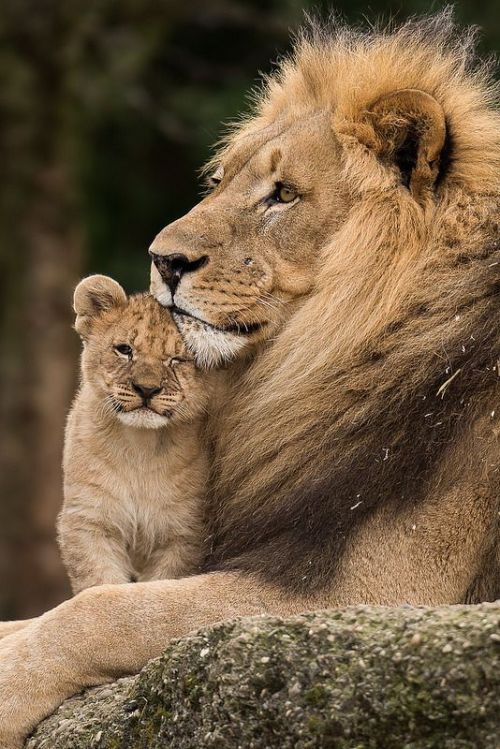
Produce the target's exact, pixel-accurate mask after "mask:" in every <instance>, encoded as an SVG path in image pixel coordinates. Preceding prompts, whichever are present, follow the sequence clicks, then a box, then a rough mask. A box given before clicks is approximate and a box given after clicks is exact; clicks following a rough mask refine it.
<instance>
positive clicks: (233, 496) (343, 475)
mask: <svg viewBox="0 0 500 749" xmlns="http://www.w3.org/2000/svg"><path fill="white" fill-rule="evenodd" d="M471 40H472V37H471V38H466V39H464V38H463V37H456V36H455V35H454V31H453V28H452V27H451V25H450V22H449V19H448V18H447V17H446V16H441V17H438V18H437V19H431V20H430V21H427V22H423V23H421V24H419V25H415V24H413V23H412V24H409V25H407V26H404V27H403V28H402V29H400V30H399V31H397V32H396V33H386V32H381V33H375V34H374V33H371V32H370V33H368V34H363V33H360V32H357V31H352V30H350V29H344V28H339V29H334V30H333V33H332V31H331V30H326V31H324V30H322V29H315V30H313V32H312V33H311V34H308V35H305V36H303V37H302V38H301V39H300V41H299V44H298V47H297V50H296V52H295V54H294V56H293V57H292V58H291V59H289V60H287V61H285V62H284V63H283V65H282V67H281V69H280V71H279V72H278V74H277V75H275V76H274V77H272V78H270V79H269V80H268V82H267V85H266V87H265V88H264V90H263V92H262V93H261V94H260V95H259V96H258V98H257V102H256V112H255V114H254V115H253V116H252V117H251V118H250V119H248V120H246V121H244V122H243V123H242V124H241V125H239V126H238V127H237V128H236V129H235V130H233V131H232V132H231V133H230V135H229V136H228V138H227V139H226V142H225V144H224V146H223V148H222V150H221V151H220V152H219V153H218V154H217V155H216V157H215V159H214V160H213V162H212V163H211V165H210V170H211V171H213V170H215V175H214V176H215V179H214V182H215V186H214V189H213V192H212V193H211V194H210V195H209V197H208V198H206V199H205V200H204V201H203V202H202V203H201V204H200V205H199V206H196V207H195V208H194V209H193V210H192V211H191V212H190V213H188V214H187V215H186V216H185V217H183V218H182V219H180V220H179V221H177V222H175V223H174V224H172V225H170V226H169V227H167V228H166V229H164V230H163V232H162V233H161V234H160V235H159V236H158V237H157V239H156V240H155V242H154V243H153V245H152V248H151V249H152V251H153V253H156V254H159V255H160V256H162V257H163V256H167V257H168V254H169V253H170V252H172V251H173V250H174V248H175V250H176V251H179V250H180V249H182V251H183V252H185V253H186V255H187V256H188V257H189V259H190V261H193V262H195V261H197V260H198V259H199V258H200V257H203V258H204V264H203V266H202V267H201V268H197V270H196V271H195V272H192V273H188V274H187V277H184V278H183V279H182V280H181V283H180V284H179V286H178V287H177V289H176V291H175V295H174V297H173V300H172V299H170V300H165V299H164V298H162V291H161V286H160V287H159V284H160V283H161V281H160V279H159V276H161V273H160V274H158V273H157V272H156V271H155V270H153V291H154V292H155V293H156V295H157V297H158V298H159V299H160V300H161V301H163V303H166V302H167V303H171V304H173V305H174V316H176V315H177V317H176V319H178V322H179V324H180V326H181V330H182V332H183V335H184V337H185V339H186V341H187V345H188V346H190V348H191V350H193V352H194V354H195V355H201V357H202V359H203V360H206V359H207V358H209V357H210V356H212V358H213V359H214V360H217V358H228V354H227V350H228V349H229V348H230V342H231V341H234V347H233V349H232V350H231V351H230V352H229V356H230V357H236V356H242V355H244V354H245V353H246V354H247V356H248V355H249V354H250V353H253V352H255V350H256V348H258V347H260V349H261V353H260V355H259V356H257V357H254V361H253V362H252V364H251V365H250V367H249V368H248V369H247V371H246V372H245V374H244V375H243V376H242V377H241V378H240V377H239V373H240V372H241V367H240V368H237V373H238V376H237V377H235V385H234V391H233V396H232V398H231V399H229V400H228V402H227V403H226V408H224V409H223V411H222V413H221V418H220V426H218V427H217V428H218V430H219V433H218V435H217V470H216V472H215V476H214V490H215V493H216V497H217V499H218V506H217V507H216V511H217V513H218V523H217V525H216V528H215V530H214V534H215V537H214V555H213V558H212V559H210V560H209V569H220V568H221V567H223V568H231V569H238V570H247V571H251V572H258V573H259V574H260V575H262V576H264V577H265V578H267V579H271V580H272V581H273V582H277V583H279V584H283V585H286V586H287V587H288V588H289V589H290V590H301V591H308V590H309V591H311V590H314V589H317V588H322V587H327V588H328V587H331V586H332V584H334V579H335V576H336V575H337V573H338V572H339V569H341V568H342V558H343V556H345V554H346V553H347V551H348V549H349V546H350V545H351V544H353V543H356V540H355V538H356V534H358V533H359V532H360V530H361V528H362V527H363V526H364V525H365V524H366V523H367V522H368V521H369V520H370V518H372V519H373V518H374V517H375V516H376V515H377V513H381V512H382V511H386V510H390V511H391V512H393V513H396V516H400V518H401V520H403V519H404V518H407V517H408V513H409V512H410V511H413V509H414V508H415V507H418V506H419V505H425V503H426V501H430V500H431V498H432V497H434V496H435V493H436V492H438V493H439V492H440V491H442V490H443V488H442V487H444V486H445V485H446V484H447V483H449V482H454V483H455V484H456V485H457V494H456V502H457V503H458V507H457V515H456V518H455V519H454V521H453V522H455V523H458V524H459V525H461V524H463V523H464V522H465V521H466V519H467V518H469V517H472V509H471V508H470V507H469V506H468V504H467V503H466V502H465V501H464V499H463V498H462V495H463V493H464V492H465V493H467V494H468V495H469V494H470V493H472V494H471V496H472V498H471V500H470V501H471V502H472V503H473V504H474V506H475V507H477V506H478V504H480V505H481V507H482V508H483V509H482V511H483V512H484V513H485V515H486V518H487V519H486V521H485V523H486V527H485V529H484V534H483V535H481V537H480V539H478V540H477V546H476V547H475V549H474V552H473V556H474V561H473V562H472V561H471V559H470V558H469V557H468V554H469V549H467V550H466V547H465V546H464V544H463V542H462V539H461V538H460V536H458V538H457V541H456V545H455V546H454V547H453V554H454V555H456V568H455V566H453V567H452V566H450V574H453V575H455V576H456V592H455V593H454V595H453V596H452V599H453V600H456V601H460V600H465V599H466V598H467V597H468V596H469V595H471V594H470V592H469V591H470V590H471V589H472V588H474V586H475V585H476V582H474V581H475V580H476V579H479V578H481V575H482V569H483V568H482V565H481V563H480V562H479V561H478V560H484V559H485V558H486V556H487V555H488V554H489V553H490V549H491V543H492V538H493V537H495V533H496V530H495V529H496V522H497V521H496V517H497V515H496V512H497V499H496V498H497V496H498V491H497V482H496V472H495V470H494V467H495V466H496V449H497V448H496V436H495V435H496V433H495V419H494V417H493V418H489V417H488V418H489V420H487V422H486V424H485V427H484V429H485V432H484V434H483V435H482V436H481V440H482V442H481V455H477V461H479V464H480V465H481V466H482V467H484V462H485V461H486V462H488V461H490V462H491V463H490V465H491V466H493V468H491V470H489V471H488V475H483V473H482V470H483V468H481V470H480V471H479V475H476V474H475V471H474V470H473V469H472V468H471V469H470V471H469V473H468V474H466V475H463V473H462V467H463V459H464V457H463V456H464V454H465V455H468V454H470V453H471V451H472V452H473V446H472V443H471V442H470V440H471V430H472V429H474V425H475V424H476V423H477V422H478V421H479V420H481V419H482V418H483V417H484V415H485V414H486V415H488V414H490V413H492V412H495V408H496V407H495V401H496V398H497V394H496V388H497V380H498V378H497V372H496V368H495V362H496V359H497V356H498V350H499V347H498V344H499V337H498V335H497V332H496V331H497V320H496V316H497V303H498V302H497V288H498V280H499V274H498V267H497V263H498V261H499V259H500V258H499V257H498V255H499V249H498V217H499V213H498V202H499V198H498V195H499V176H498V175H499V166H500V120H499V117H498V113H497V112H496V110H494V109H493V108H492V106H491V105H492V103H493V102H494V98H495V95H496V88H495V87H494V86H493V84H492V83H491V80H490V78H489V77H488V73H487V70H486V69H485V68H483V67H481V66H479V67H478V66H475V65H474V64H473V61H472V57H471V47H470V42H471ZM280 183H281V184H285V185H288V186H291V188H292V190H295V191H296V192H297V194H298V196H299V199H298V201H297V202H295V201H292V202H291V203H290V204H288V203H287V204H281V205H280V204H272V205H269V204H268V203H266V198H265V197H263V196H267V195H269V194H270V192H271V191H272V185H273V184H275V185H276V184H280ZM202 226H203V230H202ZM244 257H246V258H247V259H248V258H249V259H250V260H251V265H250V267H245V264H244V261H243V258H244ZM157 267H160V264H159V263H158V262H157ZM254 279H255V280H254ZM271 302H272V303H271ZM175 307H180V308H181V313H180V314H179V313H178V312H177V313H176V310H175ZM186 311H187V312H188V313H190V314H191V317H190V316H186V315H185V314H184V313H185V312H186ZM192 315H195V316H196V318H197V319H193V317H192ZM198 318H202V320H203V325H202V326H201V325H200V322H199V319H198ZM228 322H232V323H233V324H235V323H236V324H239V325H240V326H241V327H243V326H245V325H255V323H257V322H258V323H260V327H259V328H258V329H257V330H256V331H253V330H252V332H251V333H250V335H249V334H243V335H241V334H240V335H238V334H237V332H235V331H231V332H230V334H229V335H228V334H227V332H226V330H225V328H226V326H227V325H228ZM207 328H210V334H209V335H213V329H214V328H215V329H216V331H217V333H216V334H217V336H218V337H219V338H223V342H224V345H222V346H220V347H219V348H217V341H215V342H214V343H211V342H209V335H207V333H206V330H207ZM228 339H229V342H228ZM266 340H267V341H269V342H268V343H267V345H264V346H263V345H262V344H263V341H266ZM209 345H212V346H213V347H214V348H215V352H213V353H210V352H209V353H208V354H207V347H208V346H209ZM450 377H453V380H452V381H450V383H449V385H446V386H445V383H446V382H447V381H448V380H449V378H450ZM250 435H253V437H250ZM457 456H460V457H459V458H457ZM457 459H458V461H459V462H458V463H457V462H456V461H457ZM457 471H458V474H457ZM439 482H441V484H442V487H439V486H436V484H438V483H439ZM459 487H460V488H459ZM477 493H479V494H480V495H481V497H482V499H481V501H480V500H478V499H477V497H476V495H477ZM422 511H423V510H422ZM441 521H442V528H441V534H442V536H443V544H445V545H448V540H445V539H449V538H450V533H451V529H450V526H449V519H448V518H447V516H446V513H445V511H444V504H443V515H442V518H441ZM414 524H415V523H413V522H411V523H410V526H412V525H414ZM421 526H422V523H421V522H419V523H417V527H419V528H420V527H421ZM451 535H453V534H451ZM495 543H496V541H495ZM437 553H438V555H439V554H440V553H441V551H438V552H437ZM447 553H451V552H447ZM452 569H453V572H452ZM458 569H460V570H461V574H460V575H459V574H458ZM389 574H390V576H391V578H392V576H393V575H394V571H393V570H390V571H389ZM459 579H460V583H458V580H459ZM389 582H390V581H389V580H388V579H387V578H386V577H383V578H381V579H380V581H379V588H378V589H379V591H380V593H379V595H380V596H381V597H383V598H385V596H386V595H387V590H388V589H387V586H388V585H389ZM391 584H392V580H391ZM401 587H402V588H403V589H404V585H402V586H401ZM496 591H497V588H496V585H495V586H494V588H493V589H492V590H490V591H489V592H488V596H489V597H491V596H494V595H496ZM404 595H405V594H404ZM482 595H484V590H483V593H482ZM405 597H408V596H407V595H405ZM390 598H392V596H390ZM443 600H444V597H443Z"/></svg>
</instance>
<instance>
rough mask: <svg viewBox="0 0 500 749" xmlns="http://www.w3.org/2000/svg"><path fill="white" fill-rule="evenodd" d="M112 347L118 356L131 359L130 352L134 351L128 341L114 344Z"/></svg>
mask: <svg viewBox="0 0 500 749" xmlns="http://www.w3.org/2000/svg"><path fill="white" fill-rule="evenodd" d="M114 349H115V351H116V353H117V354H119V355H120V356H126V357H127V359H131V358H132V354H133V353H134V352H133V351H132V347H131V346H129V345H128V343H119V344H118V345H117V346H114Z"/></svg>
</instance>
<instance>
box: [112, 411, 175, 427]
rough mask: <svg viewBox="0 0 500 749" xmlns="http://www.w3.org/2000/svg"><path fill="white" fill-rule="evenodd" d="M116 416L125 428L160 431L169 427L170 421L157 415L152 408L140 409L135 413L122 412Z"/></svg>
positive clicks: (166, 417)
mask: <svg viewBox="0 0 500 749" xmlns="http://www.w3.org/2000/svg"><path fill="white" fill-rule="evenodd" d="M116 415H117V417H118V418H119V419H120V421H121V422H122V424H125V426H128V427H138V428H142V429H160V428H161V427H164V426H167V424H168V423H169V421H170V419H169V418H168V416H162V415H161V414H157V413H156V411H151V409H150V408H138V409H136V410H135V411H120V412H119V413H117V414H116Z"/></svg>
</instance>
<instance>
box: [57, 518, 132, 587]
mask: <svg viewBox="0 0 500 749" xmlns="http://www.w3.org/2000/svg"><path fill="white" fill-rule="evenodd" d="M58 537H59V547H60V549H61V556H62V559H63V562H64V566H65V567H66V571H67V573H68V577H69V579H70V581H71V587H72V589H73V593H79V592H80V591H82V590H85V588H91V587H93V586H95V585H107V584H111V585H120V584H121V583H129V582H131V581H132V579H133V575H134V570H133V568H132V564H131V562H130V557H129V555H128V553H127V550H126V548H125V543H124V541H123V539H121V538H120V537H119V536H118V535H117V533H116V531H115V530H114V529H111V528H107V527H106V526H105V525H103V524H102V523H99V522H93V521H90V520H89V519H88V518H87V517H84V516H81V515H76V514H64V513H63V514H62V515H61V516H60V517H59V521H58Z"/></svg>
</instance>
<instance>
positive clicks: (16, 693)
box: [0, 627, 44, 749]
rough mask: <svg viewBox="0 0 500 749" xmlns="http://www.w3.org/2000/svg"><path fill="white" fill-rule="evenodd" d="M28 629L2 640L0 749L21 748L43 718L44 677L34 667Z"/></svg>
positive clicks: (0, 642)
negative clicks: (39, 675) (40, 676)
mask: <svg viewBox="0 0 500 749" xmlns="http://www.w3.org/2000/svg"><path fill="white" fill-rule="evenodd" d="M28 629H29V627H27V628H26V630H22V631H19V632H17V633H15V634H11V635H9V636H8V637H6V638H5V639H3V640H1V641H0V749H21V747H22V746H23V744H24V739H25V738H26V736H27V735H28V733H30V731H31V730H32V729H33V728H34V726H35V725H36V724H37V723H38V721H39V720H40V718H41V717H43V709H42V710H41V708H42V705H41V703H42V702H43V693H44V689H43V679H42V678H40V679H38V678H37V676H36V672H34V671H33V669H32V665H33V663H35V664H36V660H37V659H36V655H35V654H33V657H31V656H32V654H31V653H30V651H29V648H28V638H27V636H26V634H25V632H27V631H28ZM39 716H40V717H39Z"/></svg>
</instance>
